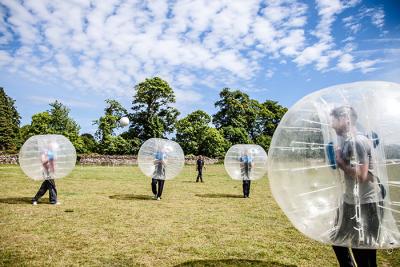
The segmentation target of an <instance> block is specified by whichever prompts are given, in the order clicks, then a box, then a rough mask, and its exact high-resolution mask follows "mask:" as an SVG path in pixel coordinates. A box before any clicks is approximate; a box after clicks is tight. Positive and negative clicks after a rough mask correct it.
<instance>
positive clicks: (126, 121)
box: [119, 117, 129, 127]
mask: <svg viewBox="0 0 400 267" xmlns="http://www.w3.org/2000/svg"><path fill="white" fill-rule="evenodd" d="M119 124H120V125H121V126H124V127H125V126H128V125H129V119H128V117H122V118H121V119H119Z"/></svg>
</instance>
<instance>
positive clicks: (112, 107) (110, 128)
mask: <svg viewBox="0 0 400 267" xmlns="http://www.w3.org/2000/svg"><path fill="white" fill-rule="evenodd" d="M106 103H107V106H106V108H105V109H104V116H102V117H100V119H98V120H96V121H94V124H96V125H98V129H97V131H96V137H97V139H98V140H99V145H98V147H97V152H99V153H101V154H108V155H116V154H131V153H132V152H133V150H135V151H136V150H137V149H136V148H137V146H138V141H137V138H134V137H131V136H129V135H128V134H126V133H125V134H122V135H120V136H115V135H114V131H115V129H117V128H121V127H122V126H121V125H119V123H118V121H119V119H120V118H121V117H123V116H125V115H127V113H128V111H127V110H126V109H125V108H124V107H123V106H122V105H121V104H120V103H119V102H118V101H116V100H112V99H107V100H106Z"/></svg>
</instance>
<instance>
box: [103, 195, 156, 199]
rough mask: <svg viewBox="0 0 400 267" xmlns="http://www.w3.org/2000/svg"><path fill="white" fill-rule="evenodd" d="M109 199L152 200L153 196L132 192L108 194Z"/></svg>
mask: <svg viewBox="0 0 400 267" xmlns="http://www.w3.org/2000/svg"><path fill="white" fill-rule="evenodd" d="M109 198H110V199H117V200H152V199H153V197H151V196H149V195H134V194H124V195H113V196H109Z"/></svg>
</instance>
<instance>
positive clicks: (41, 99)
mask: <svg viewBox="0 0 400 267" xmlns="http://www.w3.org/2000/svg"><path fill="white" fill-rule="evenodd" d="M28 99H29V100H30V101H32V103H35V104H50V103H53V102H55V101H56V100H59V99H57V98H54V97H47V96H30V97H28ZM61 102H62V103H63V104H64V105H66V106H67V107H69V108H70V107H83V108H93V107H95V105H94V104H92V103H89V102H85V101H80V100H76V99H65V98H63V99H62V101H61Z"/></svg>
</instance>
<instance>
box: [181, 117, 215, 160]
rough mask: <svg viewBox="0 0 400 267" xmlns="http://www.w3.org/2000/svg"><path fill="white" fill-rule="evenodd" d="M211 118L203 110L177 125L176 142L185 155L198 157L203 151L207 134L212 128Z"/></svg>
mask: <svg viewBox="0 0 400 267" xmlns="http://www.w3.org/2000/svg"><path fill="white" fill-rule="evenodd" d="M210 122H211V117H210V115H208V114H207V113H205V112H204V111H202V110H196V111H194V112H192V113H190V114H189V115H187V116H186V117H185V118H183V119H180V120H179V121H177V123H176V141H177V142H178V143H179V144H180V145H181V147H182V149H183V151H184V152H185V154H194V155H198V154H199V153H200V151H201V150H203V148H202V145H203V141H204V137H205V132H206V131H207V130H208V128H210V126H209V123H210Z"/></svg>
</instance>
